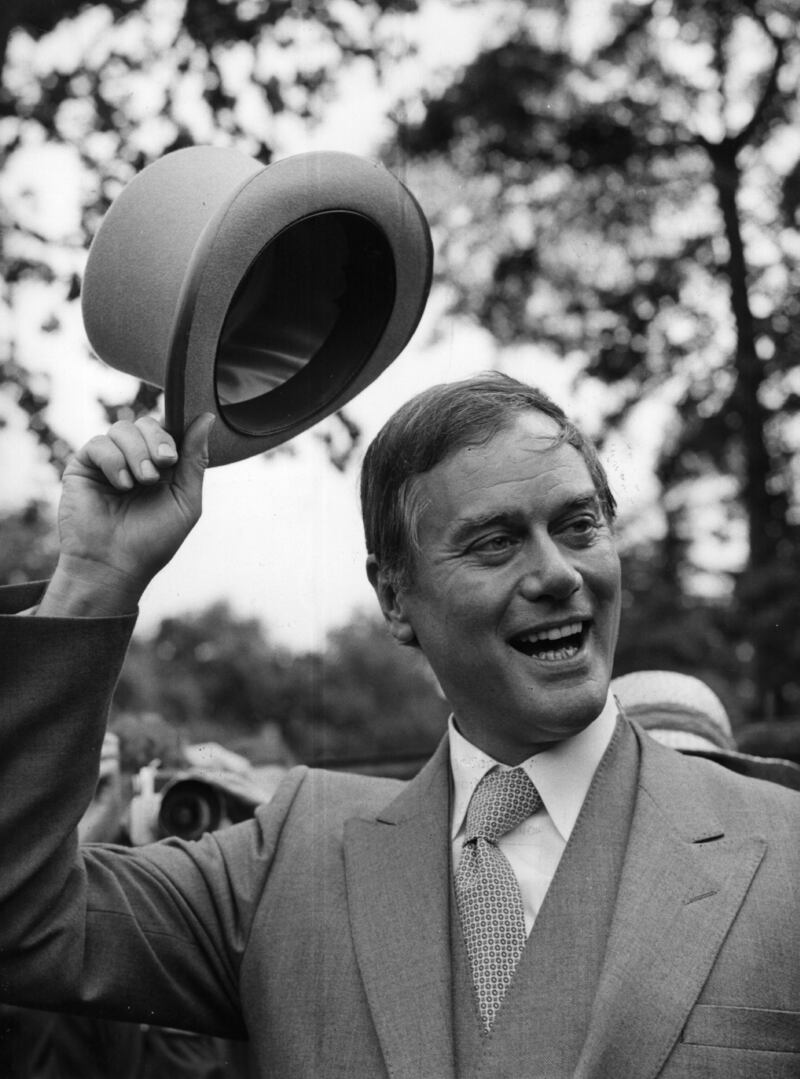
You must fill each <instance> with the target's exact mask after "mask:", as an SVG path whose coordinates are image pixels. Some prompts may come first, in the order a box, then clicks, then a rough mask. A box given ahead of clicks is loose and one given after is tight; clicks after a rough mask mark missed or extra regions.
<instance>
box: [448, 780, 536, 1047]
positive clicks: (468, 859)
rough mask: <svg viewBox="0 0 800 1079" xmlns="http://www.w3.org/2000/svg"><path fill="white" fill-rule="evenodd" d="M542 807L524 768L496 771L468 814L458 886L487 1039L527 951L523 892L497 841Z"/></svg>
mask: <svg viewBox="0 0 800 1079" xmlns="http://www.w3.org/2000/svg"><path fill="white" fill-rule="evenodd" d="M541 806H542V800H541V798H540V797H539V792H538V791H537V790H536V788H535V787H534V785H533V783H532V782H531V780H530V777H529V776H528V774H527V773H526V772H525V771H523V769H522V768H514V769H512V770H511V771H500V770H499V769H497V768H495V769H493V770H492V771H491V772H488V773H487V774H486V775H485V776H484V777H483V779H482V780H481V781H480V783H479V784H478V786H477V787H476V789H475V793H474V794H473V795H472V801H471V802H470V804H469V809H468V810H467V819H466V827H465V838H464V846H463V849H462V854H461V861H460V862H459V864H458V868H457V870H456V873H455V886H456V896H457V897H458V909H459V913H460V915H461V928H462V931H463V933H464V940H465V943H466V946H467V954H468V955H469V961H470V966H471V967H472V980H473V982H474V983H475V991H476V993H477V996H478V1008H479V1010H480V1014H481V1018H482V1020H483V1031H484V1034H488V1033H489V1031H490V1030H491V1028H492V1023H493V1021H494V1017H495V1014H496V1013H497V1009H498V1008H499V1007H500V1004H501V1002H502V1000H503V997H504V996H505V993H506V990H507V989H508V987H509V985H510V983H511V978H512V976H513V974H514V969H515V968H516V965H517V963H518V962H519V958H520V956H521V955H522V949H523V948H524V947H525V915H524V911H523V907H522V893H521V892H520V888H519V883H518V882H517V878H516V877H515V876H514V872H513V870H512V868H511V866H510V865H509V864H508V859H507V858H506V856H505V855H504V854H503V852H502V851H501V850H499V849H498V847H497V840H498V839H499V838H500V836H503V835H505V834H506V832H510V831H511V829H512V828H516V826H517V825H518V824H521V823H522V821H524V820H527V818H528V817H530V816H531V815H532V814H533V813H535V812H536V811H537V810H538V809H541Z"/></svg>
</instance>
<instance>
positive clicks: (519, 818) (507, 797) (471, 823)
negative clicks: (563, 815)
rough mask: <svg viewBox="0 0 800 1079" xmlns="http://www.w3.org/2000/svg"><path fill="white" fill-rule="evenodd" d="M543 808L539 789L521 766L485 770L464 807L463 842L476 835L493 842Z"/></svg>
mask: <svg viewBox="0 0 800 1079" xmlns="http://www.w3.org/2000/svg"><path fill="white" fill-rule="evenodd" d="M541 807H542V799H541V798H540V797H539V792H538V791H537V789H536V787H534V785H533V783H532V782H531V779H530V776H529V775H528V773H527V772H526V771H525V770H524V769H523V768H512V769H511V770H510V771H509V770H506V771H501V770H500V769H499V768H495V769H493V770H492V771H491V772H487V773H486V775H485V776H484V777H483V779H482V780H481V781H480V783H479V784H478V786H477V787H476V788H475V793H474V794H473V795H472V800H471V802H470V803H469V809H468V810H467V819H466V824H465V836H464V842H469V840H470V839H476V838H478V837H479V836H480V837H482V838H483V839H488V840H490V841H491V842H492V843H496V842H497V840H498V839H499V838H500V836H503V835H505V834H506V832H510V831H511V829H512V828H516V826H517V825H518V824H521V823H522V822H523V821H524V820H527V819H528V817H530V816H532V815H533V814H534V813H536V811H537V810H539V809H541Z"/></svg>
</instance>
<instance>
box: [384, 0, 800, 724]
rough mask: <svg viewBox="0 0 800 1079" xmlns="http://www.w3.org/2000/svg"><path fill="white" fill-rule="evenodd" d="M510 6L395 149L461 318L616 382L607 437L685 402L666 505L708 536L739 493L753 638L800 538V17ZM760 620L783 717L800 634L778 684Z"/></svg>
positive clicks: (756, 651)
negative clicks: (706, 520) (774, 571)
mask: <svg viewBox="0 0 800 1079" xmlns="http://www.w3.org/2000/svg"><path fill="white" fill-rule="evenodd" d="M512 10H513V13H514V14H513V15H510V16H509V18H508V19H507V20H506V21H505V24H504V25H503V26H502V27H501V28H500V29H498V30H497V31H496V32H495V34H494V35H493V37H492V38H491V39H490V40H489V41H487V43H486V47H485V48H484V50H483V51H482V52H480V53H479V55H477V56H476V57H475V59H474V60H473V61H472V62H471V63H470V64H468V65H466V66H465V67H464V68H463V69H462V70H460V71H459V72H457V73H455V76H454V77H453V78H452V79H451V80H450V81H449V82H448V84H447V85H446V86H445V87H444V88H443V89H441V90H437V91H436V92H432V93H429V94H427V95H425V99H424V102H423V106H422V107H420V106H419V103H415V102H411V101H409V102H408V103H407V106H406V109H405V114H406V116H407V119H406V121H405V123H404V124H403V125H401V128H400V132H399V137H398V142H397V145H398V148H399V151H400V153H401V154H402V155H404V156H406V155H412V156H413V157H414V158H415V159H416V161H417V163H418V164H417V166H416V169H415V171H414V173H413V174H412V176H413V178H412V183H413V184H414V185H415V186H416V187H417V188H419V189H420V190H421V191H422V192H424V194H425V196H426V200H427V201H426V204H427V205H428V206H429V208H430V210H431V212H432V215H433V218H434V221H435V223H436V226H437V232H438V236H439V240H440V248H441V259H440V273H441V275H442V277H443V278H445V279H446V281H447V285H448V288H449V289H450V291H451V295H452V297H453V310H454V311H456V312H458V313H460V314H461V315H463V316H465V317H471V318H474V319H475V320H476V321H478V322H479V323H480V324H481V325H483V326H485V327H486V328H487V329H489V330H490V331H491V333H492V334H493V335H494V336H495V337H496V338H497V339H498V340H499V341H501V342H504V343H505V344H506V345H508V346H519V345H520V344H528V345H530V344H532V343H533V344H536V345H538V346H545V347H546V348H548V349H549V350H550V351H551V352H553V353H555V354H556V355H558V356H560V357H563V359H564V361H565V362H568V363H571V364H574V365H575V366H576V367H577V369H578V370H579V373H580V378H581V379H582V380H583V383H584V385H586V384H588V385H591V384H592V383H594V385H595V386H596V387H597V390H596V392H595V394H594V397H593V400H594V402H595V410H596V412H597V413H598V415H597V416H596V417H595V420H596V427H597V430H598V431H603V432H604V433H606V434H607V433H608V432H609V431H610V430H613V429H615V428H622V429H623V430H627V431H634V430H635V429H636V428H635V426H634V424H635V422H636V421H637V418H638V417H639V416H641V415H643V414H644V411H645V410H644V408H643V402H644V403H645V404H646V403H647V401H648V400H651V399H658V400H660V401H671V402H672V406H673V415H674V422H673V423H672V424H670V425H668V426H666V427H665V429H664V431H663V435H662V438H661V459H660V462H659V475H660V479H661V482H662V485H663V489H664V495H663V503H664V506H665V508H667V509H669V508H670V507H671V508H672V510H673V513H672V518H673V520H677V519H678V518H679V517H681V513H679V512H676V511H675V507H676V504H680V503H681V502H682V511H683V512H682V516H683V518H684V522H685V523H686V525H687V527H688V528H689V529H690V530H691V531H692V532H693V533H694V534H695V536H698V534H699V532H700V530H701V529H702V524H701V522H700V521H699V519H694V520H687V518H688V516H689V513H690V504H689V501H688V498H689V496H691V494H692V492H693V491H694V490H695V489H696V488H697V484H698V483H699V482H700V481H707V480H709V479H710V478H711V477H714V476H719V477H731V478H732V479H733V481H734V483H735V492H734V496H733V498H731V499H730V500H729V501H728V502H727V510H728V519H727V521H726V522H725V523H724V525H723V528H724V529H726V530H727V531H728V532H729V533H730V532H735V531H736V522H737V521H742V522H743V523H744V531H745V544H744V545H743V546H744V549H745V554H746V558H745V557H743V558H741V559H740V565H739V571H740V575H741V580H740V587H741V589H742V591H741V594H740V595H739V597H738V601H739V604H740V607H739V610H738V614H739V617H741V618H742V619H744V612H745V611H749V610H751V609H752V605H753V604H754V603H755V604H756V605H758V604H760V603H761V602H762V599H763V600H764V602H768V599H767V597H766V596H762V595H761V594H760V593H759V592H758V589H759V582H763V581H766V579H767V577H768V576H769V571H770V567H771V566H772V565H773V564H774V563H775V562H776V561H780V560H781V558H782V556H780V555H779V552H780V551H781V550H782V549H783V548H784V547H785V546H786V545H791V544H795V543H796V542H797V539H798V525H799V524H800V488H799V487H798V477H797V474H796V466H795V465H794V461H795V460H796V452H797V450H798V449H800V427H798V423H797V413H798V405H800V394H799V393H798V389H799V388H800V387H799V386H798V375H797V352H798V345H800V300H798V294H799V293H800V288H799V286H800V245H798V242H797V231H796V225H797V222H798V211H799V210H800V202H798V175H800V146H798V144H797V139H796V137H795V135H794V131H796V125H797V121H798V118H800V101H799V98H798V84H799V80H800V35H798V33H797V28H798V27H797V23H798V11H797V7H796V5H795V4H794V3H793V2H789V0H714V2H713V3H709V2H707V0H704V2H699V0H656V2H652V3H640V2H632V0H621V2H619V3H616V4H614V5H613V6H611V7H610V8H609V9H608V13H607V20H605V21H604V19H603V18H602V16H600V15H599V14H598V17H597V19H596V21H595V22H594V25H593V27H592V28H591V29H589V28H588V27H587V25H586V23H585V21H584V20H582V19H581V14H580V13H581V12H582V11H585V10H586V9H585V6H582V5H580V4H578V3H575V2H573V3H568V4H564V5H554V4H550V3H538V4H534V5H527V6H514V7H513V9H512ZM601 384H605V386H607V387H609V388H610V392H608V391H602V392H601V389H600V386H601ZM584 396H586V395H584ZM639 422H641V421H639ZM631 437H633V436H631ZM705 508H706V507H702V509H705ZM664 523H665V527H668V526H669V524H670V521H669V520H668V519H665V522H664ZM707 538H708V539H709V541H713V540H714V536H713V535H710V536H708V537H707ZM666 542H667V543H669V542H670V538H669V536H667V537H666ZM696 547H697V545H695V546H694V548H690V547H688V546H687V547H686V548H685V550H684V556H685V557H686V558H687V559H690V556H691V554H692V551H693V550H694V549H696ZM692 569H693V567H692V565H691V561H690V560H689V561H686V562H684V564H683V565H682V566H673V567H672V570H673V571H674V573H673V576H672V577H671V578H670V579H669V580H667V581H665V582H664V583H665V585H666V587H667V588H668V589H669V588H674V589H676V594H677V595H678V596H680V595H681V594H682V593H686V592H687V591H688V592H689V594H690V595H691V593H692V591H695V592H696V591H697V590H696V589H693V588H692V579H693V573H692ZM727 584H728V582H718V584H717V590H718V592H722V593H723V594H724V595H725V599H724V602H725V603H728V602H729V596H728V595H727V594H726V589H727ZM745 595H747V597H748V602H747V603H745V600H744V597H745ZM643 598H644V597H643ZM701 602H702V601H701ZM744 624H745V625H746V626H747V630H748V633H749V635H750V640H751V644H752V651H753V655H754V663H753V671H752V675H753V677H754V679H755V682H756V687H757V693H756V703H757V706H758V707H760V708H762V709H763V708H765V707H767V705H768V701H769V700H772V701H773V702H778V703H779V702H780V701H781V700H782V699H784V697H785V695H783V694H782V692H781V689H780V686H779V685H776V683H775V681H774V679H776V678H781V677H783V676H784V675H782V674H779V670H778V667H780V670H782V671H783V672H784V674H785V671H786V670H788V669H789V668H790V662H789V659H790V657H789V655H788V653H787V652H786V646H787V642H788V641H790V640H791V639H792V638H793V637H796V636H797V631H798V629H800V622H799V621H798V616H797V614H796V613H795V614H794V615H791V616H790V617H789V619H788V621H784V622H783V623H782V624H783V627H784V633H783V634H782V638H783V643H782V644H781V642H777V643H778V645H779V647H781V648H783V660H782V661H781V663H780V664H779V665H778V667H776V665H775V664H774V663H772V662H771V660H769V659H768V656H770V654H771V651H772V648H773V644H774V643H775V642H772V641H768V640H767V639H766V638H765V637H763V636H762V635H759V633H758V632H757V627H756V625H755V624H754V623H753V622H752V621H751V620H750V619H747V621H746V623H744ZM779 707H780V704H779Z"/></svg>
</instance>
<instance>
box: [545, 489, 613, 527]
mask: <svg viewBox="0 0 800 1079" xmlns="http://www.w3.org/2000/svg"><path fill="white" fill-rule="evenodd" d="M581 510H593V511H594V512H595V513H598V514H600V516H603V504H602V502H601V501H600V496H599V495H598V493H597V491H589V492H587V493H586V494H585V495H578V496H577V497H576V498H570V499H568V500H567V501H565V502H564V504H563V506H560V507H559V509H558V511H557V512H556V513H555V514H553V518H552V521H553V523H554V524H557V523H558V522H559V521H562V520H563V519H564V518H565V517H569V516H570V515H571V514H573V513H580V512H581Z"/></svg>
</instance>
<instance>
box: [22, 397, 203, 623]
mask: <svg viewBox="0 0 800 1079" xmlns="http://www.w3.org/2000/svg"><path fill="white" fill-rule="evenodd" d="M213 419H214V418H213V416H212V415H211V414H204V415H203V416H199V417H198V418H197V419H196V420H195V421H194V422H193V423H192V424H191V426H190V427H189V428H188V429H187V431H186V434H185V435H184V439H183V444H182V447H181V452H180V455H179V454H178V450H177V447H176V445H175V442H174V440H173V439H172V438H171V437H170V436H169V435H168V434H167V432H166V431H164V430H163V428H162V427H160V425H159V424H158V423H157V422H156V421H155V420H154V419H151V418H149V417H144V418H142V419H139V420H137V421H136V422H135V423H132V422H130V421H121V422H119V423H115V424H114V425H113V427H111V428H110V429H109V431H108V433H107V434H105V435H101V436H98V437H97V438H93V439H91V441H89V442H87V444H86V445H85V446H84V447H83V448H82V449H81V450H79V451H78V453H77V454H76V455H75V457H74V458H73V459H72V460H71V461H70V463H69V464H68V465H67V468H66V470H65V472H64V478H63V493H62V497H61V504H60V507H59V514H58V527H59V536H60V541H61V555H60V557H59V562H58V566H57V568H56V571H55V573H54V575H53V579H52V581H51V583H50V586H49V587H48V590H47V593H46V594H45V597H44V598H43V600H42V603H41V604H40V606H39V611H38V613H39V614H40V615H109V614H123V613H130V612H132V611H134V610H135V609H136V605H137V603H138V601H139V598H140V596H141V594H142V592H143V591H144V589H145V588H146V587H147V585H148V584H149V582H150V580H151V579H152V578H153V577H154V576H155V574H156V573H158V571H159V570H160V569H161V568H162V567H163V566H165V565H166V564H167V562H169V560H170V559H171V558H172V556H173V555H174V554H175V552H176V551H177V550H178V548H179V547H180V545H181V544H182V543H183V541H184V539H185V538H186V536H187V535H188V534H189V532H190V531H191V530H192V528H193V527H194V525H195V524H196V523H197V520H198V519H199V517H200V512H201V509H202V491H203V474H204V471H205V467H206V464H207V462H208V434H209V431H210V428H211V424H212V423H213Z"/></svg>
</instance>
